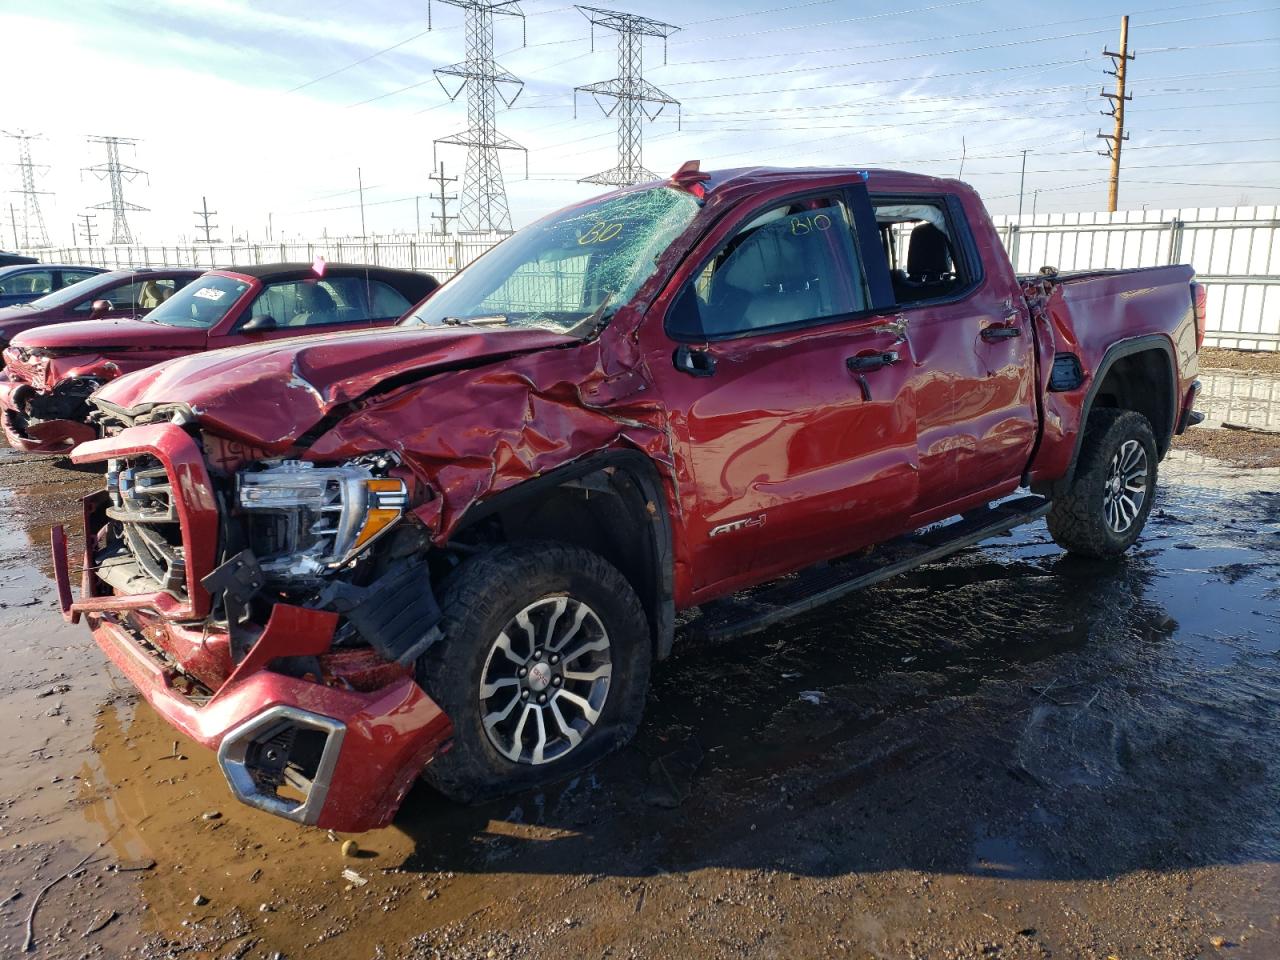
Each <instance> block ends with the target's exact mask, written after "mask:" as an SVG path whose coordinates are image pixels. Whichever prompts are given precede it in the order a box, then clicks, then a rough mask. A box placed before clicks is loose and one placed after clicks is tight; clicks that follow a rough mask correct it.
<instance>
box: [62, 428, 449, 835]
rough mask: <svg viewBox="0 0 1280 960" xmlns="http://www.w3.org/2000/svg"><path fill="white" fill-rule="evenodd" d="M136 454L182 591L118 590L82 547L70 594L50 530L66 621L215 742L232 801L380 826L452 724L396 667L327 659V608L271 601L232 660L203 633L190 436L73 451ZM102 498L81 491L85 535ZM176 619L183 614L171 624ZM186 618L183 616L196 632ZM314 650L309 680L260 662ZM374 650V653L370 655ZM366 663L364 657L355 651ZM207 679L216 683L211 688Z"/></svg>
mask: <svg viewBox="0 0 1280 960" xmlns="http://www.w3.org/2000/svg"><path fill="white" fill-rule="evenodd" d="M139 452H145V453H147V454H149V455H151V456H154V457H156V458H157V459H159V460H160V461H161V462H163V463H164V464H165V467H166V470H167V471H168V474H169V477H170V479H171V482H172V484H173V486H174V489H175V490H181V491H182V495H181V497H180V500H179V502H178V504H177V506H178V514H179V516H180V518H181V527H182V539H183V544H184V547H185V552H186V555H187V557H188V559H189V561H190V562H189V564H188V570H187V572H188V574H189V576H190V577H191V579H190V580H189V581H188V590H187V591H186V595H185V596H182V597H175V596H174V595H173V594H171V593H169V592H165V591H158V592H156V593H154V594H136V595H130V596H116V595H113V594H111V593H110V592H109V591H108V590H107V589H106V587H105V584H103V583H102V582H101V581H100V580H98V579H97V577H96V575H95V573H94V570H93V562H94V561H93V555H92V554H93V548H92V546H86V550H85V555H84V558H83V563H82V571H81V578H82V588H81V595H80V597H79V598H78V599H76V598H75V597H74V596H73V592H72V586H71V574H70V568H69V564H68V561H67V538H66V535H65V533H64V531H63V530H62V528H61V527H55V528H54V529H53V532H52V540H53V567H54V571H55V575H56V579H57V588H58V598H59V603H60V605H61V607H62V611H63V615H64V616H65V617H66V618H67V619H68V620H72V621H75V620H78V619H80V618H81V617H83V618H85V619H86V620H87V621H88V623H89V626H90V628H91V629H92V631H93V637H94V640H95V641H96V642H97V643H98V646H100V647H101V648H102V650H103V652H104V653H106V655H107V656H108V657H109V658H110V659H111V660H112V662H113V663H115V664H116V666H117V667H119V668H120V669H121V670H122V671H123V672H124V674H125V675H126V676H127V677H128V678H129V680H130V681H131V682H132V683H133V684H134V685H135V686H136V687H137V688H138V690H139V691H140V692H141V694H142V695H143V696H144V697H145V698H146V700H147V701H148V702H149V703H150V704H151V705H152V706H153V707H154V708H155V709H156V711H157V712H158V713H159V714H160V715H161V716H162V717H164V719H165V720H167V721H168V722H169V723H170V724H172V725H173V726H174V727H176V728H177V729H178V730H181V731H182V732H183V733H184V734H186V735H187V736H189V737H191V738H192V739H193V740H196V741H197V742H199V743H201V744H203V745H204V746H206V747H209V748H210V749H214V750H217V751H218V763H219V766H220V767H221V768H222V771H223V773H224V774H225V776H226V777H227V782H228V784H229V785H230V787H231V789H232V791H233V792H234V793H235V795H236V796H237V798H238V799H240V800H241V801H243V802H245V803H247V804H249V805H250V806H253V807H257V808H259V809H262V810H265V811H267V812H269V813H273V814H276V815H278V816H282V817H286V818H288V819H291V820H294V821H297V822H299V823H304V824H308V825H314V826H319V827H326V828H329V829H333V830H340V831H343V832H355V831H361V830H369V829H373V828H375V827H380V826H384V825H386V824H387V823H389V822H390V821H391V819H392V818H393V817H394V816H395V813H396V810H397V809H398V808H399V806H400V803H401V801H402V800H403V799H404V796H405V794H406V793H407V792H408V790H409V788H410V787H411V786H412V784H413V781H414V779H415V778H416V776H417V775H418V774H419V773H420V772H421V770H422V768H423V767H424V766H425V765H426V763H427V762H428V761H429V760H430V759H431V758H432V757H433V756H434V755H435V754H436V753H437V752H438V751H439V750H440V749H441V748H442V746H443V745H444V744H445V743H446V741H447V740H448V738H449V737H450V736H451V734H452V724H451V723H450V721H449V718H448V717H447V716H446V715H445V713H444V711H442V710H441V709H440V707H439V706H438V705H437V704H436V703H435V702H434V701H432V700H431V699H430V698H429V697H428V696H427V695H426V694H425V693H424V692H423V691H422V689H421V688H420V687H419V686H418V685H417V684H416V683H415V682H414V681H413V678H412V677H411V676H410V675H409V674H407V673H406V672H405V671H404V670H403V668H399V667H397V666H395V665H392V664H386V663H381V664H379V665H370V664H368V663H367V662H366V663H364V665H363V666H362V667H361V668H360V670H361V672H359V673H354V672H350V671H342V670H336V669H330V665H331V664H332V663H333V661H335V660H338V659H342V660H344V662H349V661H350V660H351V659H352V657H351V656H350V655H349V654H347V655H343V656H339V655H338V654H336V653H330V645H331V641H332V638H333V631H334V628H335V626H336V625H337V619H338V618H337V615H336V614H333V613H327V612H323V611H318V610H312V609H307V608H303V607H297V606H293V605H291V604H286V603H277V604H276V605H275V607H274V608H273V609H272V613H271V616H270V619H269V621H268V622H267V624H266V626H265V627H264V628H263V630H262V633H261V635H260V636H259V637H258V639H257V640H256V641H255V642H254V643H253V646H252V647H250V649H249V650H248V652H247V653H246V654H245V656H244V657H243V658H242V659H241V660H240V661H239V663H233V662H232V660H231V657H230V646H229V644H228V643H227V640H226V635H225V632H223V631H220V630H207V629H206V625H207V619H206V618H207V615H208V609H209V608H208V603H209V597H208V596H207V594H206V593H205V592H204V591H203V589H202V588H200V587H199V586H198V584H199V579H198V578H199V577H200V576H201V572H202V571H203V570H204V569H206V568H207V566H208V565H209V563H211V561H212V559H213V556H212V552H211V549H210V550H209V551H208V552H207V555H206V551H205V550H203V549H197V545H198V541H200V540H201V539H202V538H203V537H205V536H209V535H211V534H212V535H213V536H214V537H216V523H217V513H216V505H215V501H214V498H213V496H212V488H211V487H210V485H209V477H208V473H207V471H206V470H205V467H204V464H203V460H202V458H201V457H200V455H199V449H198V447H197V446H196V444H195V441H194V440H192V439H191V437H189V436H188V435H187V434H186V433H184V432H183V431H182V430H181V429H180V428H178V427H176V426H173V425H171V424H161V425H156V426H151V427H135V428H131V429H130V430H126V431H124V432H123V433H121V434H120V435H119V436H118V437H111V438H107V439H104V440H99V441H96V442H95V443H93V444H86V445H84V446H82V447H80V448H79V449H78V450H77V451H76V453H75V455H74V457H73V459H75V460H76V462H92V461H96V460H104V459H108V458H110V457H116V456H127V455H131V454H136V453H139ZM102 497H103V495H102V494H96V495H94V496H91V497H87V498H86V499H85V542H86V544H87V545H91V544H92V543H93V542H94V538H95V535H96V526H95V525H96V524H97V523H98V522H99V518H100V516H101V514H100V507H101V504H102ZM177 621H186V622H177ZM192 623H194V624H195V626H194V629H193V627H192ZM293 657H313V658H317V659H316V662H317V663H319V665H320V676H319V677H316V675H315V674H310V673H309V674H307V675H306V676H305V677H298V676H293V675H290V674H285V673H281V672H277V671H276V670H273V669H271V667H272V664H273V663H274V662H275V661H276V660H277V659H283V658H293ZM375 659H376V658H375ZM366 660H367V658H366ZM215 687H216V689H215Z"/></svg>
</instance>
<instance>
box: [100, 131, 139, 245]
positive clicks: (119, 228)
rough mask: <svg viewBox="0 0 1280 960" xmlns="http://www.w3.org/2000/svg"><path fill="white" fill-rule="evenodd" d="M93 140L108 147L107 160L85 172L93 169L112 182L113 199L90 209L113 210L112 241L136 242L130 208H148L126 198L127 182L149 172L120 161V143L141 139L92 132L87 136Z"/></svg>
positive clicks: (133, 142)
mask: <svg viewBox="0 0 1280 960" xmlns="http://www.w3.org/2000/svg"><path fill="white" fill-rule="evenodd" d="M87 139H88V141H89V142H90V143H101V144H103V145H105V146H106V148H107V162H106V163H100V164H98V165H97V166H93V167H85V168H84V169H85V172H86V173H92V174H93V175H94V176H96V177H97V178H98V179H99V180H107V181H109V182H110V184H111V200H110V202H108V203H99V204H97V205H96V206H93V207H90V209H91V210H110V211H111V242H112V243H125V244H128V243H133V233H132V232H131V231H130V230H129V218H128V216H127V213H128V211H130V210H134V211H141V212H145V211H146V209H147V208H146V207H140V206H138V205H137V204H136V203H130V202H129V201H127V200H126V199H125V198H124V185H125V184H126V183H131V182H132V181H134V180H136V179H137V178H138V177H140V176H146V173H147V171H145V170H139V169H138V168H137V167H131V166H128V165H127V164H124V163H121V162H120V145H121V144H126V145H129V146H132V145H134V144H136V143H137V142H138V141H137V140H135V139H133V138H132V137H98V136H92V137H88V138H87Z"/></svg>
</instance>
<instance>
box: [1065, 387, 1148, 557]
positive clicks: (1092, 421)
mask: <svg viewBox="0 0 1280 960" xmlns="http://www.w3.org/2000/svg"><path fill="white" fill-rule="evenodd" d="M1129 440H1136V441H1138V443H1139V444H1141V445H1142V448H1143V450H1144V452H1145V453H1146V457H1147V491H1146V496H1145V497H1144V498H1143V502H1142V505H1141V508H1140V510H1139V511H1138V515H1137V517H1136V518H1135V519H1134V521H1133V522H1132V524H1131V525H1130V526H1129V528H1128V529H1127V530H1125V531H1124V532H1123V533H1117V532H1116V531H1115V530H1113V529H1112V528H1111V527H1110V526H1109V525H1108V524H1107V521H1106V516H1105V512H1104V506H1103V502H1104V498H1105V496H1106V493H1107V483H1108V475H1109V472H1110V469H1111V462H1112V459H1113V458H1114V457H1115V456H1116V454H1117V452H1118V451H1119V450H1120V448H1121V446H1123V445H1124V444H1125V443H1126V442H1127V441H1129ZM1157 459H1158V458H1157V454H1156V441H1155V434H1154V433H1153V432H1152V430H1151V423H1150V422H1149V421H1148V420H1147V418H1146V417H1144V416H1143V415H1142V414H1140V413H1136V412H1134V411H1132V410H1116V409H1113V408H1107V409H1103V410H1095V411H1094V412H1093V413H1091V414H1089V419H1088V422H1087V423H1086V425H1085V434H1084V442H1083V444H1082V445H1081V448H1080V459H1079V460H1078V462H1077V463H1076V472H1075V476H1074V478H1073V479H1072V481H1071V486H1070V488H1069V489H1068V490H1067V492H1066V493H1065V494H1062V495H1060V496H1057V497H1055V498H1054V501H1053V507H1052V508H1051V509H1050V511H1049V516H1048V524H1049V533H1050V534H1051V535H1052V536H1053V539H1054V541H1055V542H1056V543H1057V544H1058V546H1060V547H1063V548H1064V549H1066V550H1067V551H1069V552H1071V553H1074V554H1079V555H1081V556H1086V557H1095V558H1099V559H1102V558H1109V557H1118V556H1119V555H1120V554H1122V553H1124V551H1125V550H1127V549H1129V547H1130V546H1132V545H1133V543H1134V541H1136V540H1137V539H1138V537H1139V535H1140V534H1141V533H1142V528H1143V526H1144V525H1145V524H1146V522H1147V515H1148V514H1149V513H1150V512H1151V503H1152V501H1153V499H1154V497H1155V491H1156V476H1157Z"/></svg>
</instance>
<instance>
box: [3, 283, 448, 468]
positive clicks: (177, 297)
mask: <svg viewBox="0 0 1280 960" xmlns="http://www.w3.org/2000/svg"><path fill="white" fill-rule="evenodd" d="M318 267H319V269H317V265H313V264H302V263H274V264H265V265H260V266H253V267H237V268H235V269H233V270H212V271H209V272H207V273H205V274H204V275H202V276H200V277H199V279H198V280H195V281H193V282H191V283H189V284H187V285H186V286H184V287H183V288H182V289H181V290H179V291H178V292H177V293H175V294H174V295H172V296H171V297H169V298H168V299H167V300H165V301H164V302H163V303H162V304H161V305H160V306H158V307H156V308H155V309H154V310H153V311H151V312H150V313H149V314H148V315H147V316H146V317H145V318H144V317H130V318H122V319H114V318H113V319H95V320H84V321H81V322H78V323H62V324H58V325H56V326H45V327H37V328H36V329H34V330H28V331H26V332H24V333H19V334H18V335H17V336H16V337H14V339H13V342H12V343H11V344H10V345H9V347H8V349H6V350H5V351H4V361H5V370H4V375H3V376H0V422H2V423H3V428H4V433H5V437H6V438H7V439H8V441H9V445H10V446H12V447H15V448H17V449H20V450H26V451H30V452H33V453H49V454H61V453H66V452H67V451H69V450H70V449H71V448H72V447H74V446H75V445H76V444H77V443H82V442H83V441H85V440H91V439H93V438H94V437H96V436H97V435H98V431H97V428H96V427H95V426H94V425H93V424H92V423H90V422H89V420H88V415H89V404H88V399H89V395H90V394H92V393H93V392H94V391H95V390H97V389H98V388H99V387H100V386H102V384H104V383H106V382H107V381H109V380H114V379H115V378H116V377H118V376H120V375H121V374H124V373H130V372H132V371H134V370H141V369H142V368H144V367H149V366H151V365H152V364H155V363H159V362H160V361H162V360H170V359H172V358H174V357H179V356H183V355H185V354H189V353H200V352H203V351H205V350H215V349H218V348H220V347H234V346H239V345H241V344H246V343H261V342H263V341H266V340H277V339H281V338H284V337H297V336H300V335H303V334H307V333H314V332H317V331H319V330H325V331H338V330H359V329H366V328H372V327H376V326H383V325H386V324H390V323H392V322H394V321H395V320H397V319H398V318H399V317H400V316H401V315H402V314H404V313H407V312H408V310H409V308H410V307H412V306H413V305H414V304H415V303H417V302H418V301H419V300H421V299H422V298H423V297H425V296H426V295H427V294H429V293H430V292H431V291H432V290H434V289H435V288H436V287H437V286H439V283H438V281H436V279H435V278H434V277H431V276H428V275H427V274H423V273H416V272H414V271H411V270H392V269H387V268H381V267H365V266H356V265H347V264H322V265H318Z"/></svg>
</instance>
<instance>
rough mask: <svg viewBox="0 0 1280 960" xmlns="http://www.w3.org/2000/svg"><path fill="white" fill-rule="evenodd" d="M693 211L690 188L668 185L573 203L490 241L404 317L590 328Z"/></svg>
mask: <svg viewBox="0 0 1280 960" xmlns="http://www.w3.org/2000/svg"><path fill="white" fill-rule="evenodd" d="M697 212H698V203H697V201H696V200H695V199H694V198H693V197H692V196H690V195H689V194H687V193H685V192H683V191H681V190H675V189H672V188H670V187H656V188H654V189H651V190H643V191H639V192H635V193H626V194H623V195H621V196H614V197H609V198H606V199H604V200H599V201H596V202H595V203H590V204H586V205H584V206H581V207H574V208H572V209H570V210H568V211H564V212H562V213H560V214H557V215H555V216H552V217H548V218H547V219H545V220H542V221H539V222H538V223H535V224H533V225H531V226H529V227H526V228H525V229H523V230H521V231H519V232H518V233H516V234H515V235H514V236H512V237H511V238H510V239H509V240H506V241H505V242H503V243H501V244H499V245H498V246H496V247H495V248H494V249H493V250H491V251H490V252H489V253H487V254H486V255H485V256H484V257H482V258H481V259H480V260H478V261H476V262H475V263H474V264H472V265H471V266H469V267H468V268H467V269H466V270H465V271H463V272H462V273H461V274H459V275H458V276H457V277H455V278H454V279H453V280H451V281H450V282H449V283H447V284H446V285H445V286H443V287H442V288H441V289H440V292H439V293H437V294H436V295H435V296H433V297H431V298H430V299H429V300H427V302H426V303H424V304H423V305H422V306H421V307H419V308H418V309H417V310H415V311H414V312H413V313H412V314H410V315H409V316H408V317H406V318H405V319H404V321H403V323H404V324H405V325H406V326H413V325H424V326H439V325H441V324H444V325H467V326H493V327H497V328H502V327H541V328H544V329H550V330H558V331H561V332H563V333H568V334H572V335H575V336H584V337H585V336H590V335H591V334H592V333H593V332H594V331H595V329H596V328H597V326H598V325H599V324H600V323H602V322H604V321H605V320H607V319H608V317H609V316H610V315H611V314H612V313H613V311H615V310H617V309H618V308H619V307H621V306H622V305H623V304H625V303H626V302H627V301H628V300H629V299H631V297H632V296H633V295H634V294H635V292H636V290H638V289H639V288H640V285H641V284H642V283H644V281H645V280H646V279H648V277H649V276H650V274H652V273H653V270H654V265H655V262H656V260H657V258H658V256H659V255H660V254H661V253H662V251H663V250H665V249H666V248H667V246H668V245H670V243H671V242H672V241H673V240H675V238H676V237H677V236H679V235H680V233H681V231H683V230H684V228H685V227H687V226H688V225H689V222H690V221H691V220H692V219H693V217H694V215H695V214H696V213H697Z"/></svg>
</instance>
